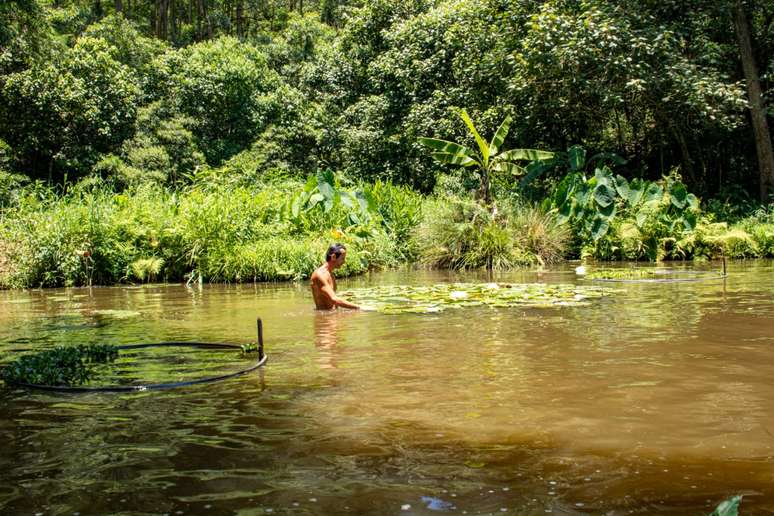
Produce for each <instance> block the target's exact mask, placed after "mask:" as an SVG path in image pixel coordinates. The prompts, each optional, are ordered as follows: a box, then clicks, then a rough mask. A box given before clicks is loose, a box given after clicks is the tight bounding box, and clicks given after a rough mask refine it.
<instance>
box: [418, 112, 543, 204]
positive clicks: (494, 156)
mask: <svg viewBox="0 0 774 516" xmlns="http://www.w3.org/2000/svg"><path fill="white" fill-rule="evenodd" d="M460 117H461V118H462V120H463V121H464V122H465V125H467V126H468V129H469V130H470V132H471V134H472V135H473V137H474V138H475V139H476V143H477V144H478V150H479V152H475V151H474V150H472V149H470V148H468V147H466V146H464V145H460V144H459V143H454V142H450V141H447V140H440V139H438V138H419V143H421V144H422V145H425V146H427V147H429V148H430V149H432V151H433V152H432V156H433V158H435V160H436V161H438V162H439V163H443V164H449V165H459V166H462V167H478V170H479V173H480V174H481V196H482V197H483V199H484V203H485V204H486V206H487V207H490V206H491V205H492V193H491V188H490V181H489V178H490V176H491V175H492V173H494V172H505V173H509V174H512V175H514V176H518V175H521V174H523V173H524V171H525V169H524V168H523V167H521V166H519V165H518V164H517V162H518V161H537V160H546V159H550V158H552V157H553V156H554V153H553V152H548V151H541V150H535V149H511V150H507V151H502V152H501V151H500V146H501V145H502V144H503V142H504V141H505V137H506V136H508V130H509V129H510V127H511V120H512V119H511V117H510V116H507V117H506V118H505V120H503V121H502V123H501V124H500V127H499V128H498V129H497V131H496V132H495V134H494V136H493V137H492V141H491V142H490V143H488V144H487V142H486V140H484V139H483V138H482V137H481V135H480V134H478V131H477V130H476V126H475V125H473V121H472V120H471V119H470V117H469V116H468V113H467V112H466V111H465V110H464V109H462V110H460Z"/></svg>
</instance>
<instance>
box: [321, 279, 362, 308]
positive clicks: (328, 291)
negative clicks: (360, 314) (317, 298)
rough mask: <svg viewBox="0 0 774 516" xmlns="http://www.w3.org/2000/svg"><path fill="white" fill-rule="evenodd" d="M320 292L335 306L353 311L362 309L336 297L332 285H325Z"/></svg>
mask: <svg viewBox="0 0 774 516" xmlns="http://www.w3.org/2000/svg"><path fill="white" fill-rule="evenodd" d="M320 291H321V292H322V293H323V295H324V296H325V297H327V298H328V299H330V300H331V303H333V304H334V305H335V306H340V307H342V308H349V309H351V310H360V307H359V306H357V305H356V304H354V303H350V302H349V301H346V300H344V299H341V298H340V297H338V296H337V295H336V292H335V291H334V290H333V287H331V286H330V285H326V284H324V285H323V286H322V288H321V289H320Z"/></svg>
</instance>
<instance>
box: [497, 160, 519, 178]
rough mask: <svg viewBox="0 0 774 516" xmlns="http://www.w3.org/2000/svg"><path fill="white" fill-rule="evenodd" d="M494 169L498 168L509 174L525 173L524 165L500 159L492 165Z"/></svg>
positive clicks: (499, 170)
mask: <svg viewBox="0 0 774 516" xmlns="http://www.w3.org/2000/svg"><path fill="white" fill-rule="evenodd" d="M492 169H493V170H496V171H498V172H505V173H507V174H511V175H514V176H520V175H522V174H524V172H525V171H524V167H520V166H519V165H517V164H516V163H510V162H507V161H500V160H498V161H497V162H496V163H495V164H494V166H492Z"/></svg>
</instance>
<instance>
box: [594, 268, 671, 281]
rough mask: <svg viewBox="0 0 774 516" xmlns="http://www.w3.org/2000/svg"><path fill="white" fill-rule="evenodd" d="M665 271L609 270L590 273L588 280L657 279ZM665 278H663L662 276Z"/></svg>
mask: <svg viewBox="0 0 774 516" xmlns="http://www.w3.org/2000/svg"><path fill="white" fill-rule="evenodd" d="M663 274H664V271H659V270H657V269H607V270H598V271H594V272H589V273H587V274H586V278H587V279H656V278H657V277H658V276H659V275H663ZM662 277H663V276H662Z"/></svg>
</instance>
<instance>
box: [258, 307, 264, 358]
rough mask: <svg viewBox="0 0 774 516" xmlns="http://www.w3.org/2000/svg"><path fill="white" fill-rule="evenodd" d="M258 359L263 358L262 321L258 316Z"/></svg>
mask: <svg viewBox="0 0 774 516" xmlns="http://www.w3.org/2000/svg"><path fill="white" fill-rule="evenodd" d="M258 360H263V321H261V318H260V317H259V318H258Z"/></svg>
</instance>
